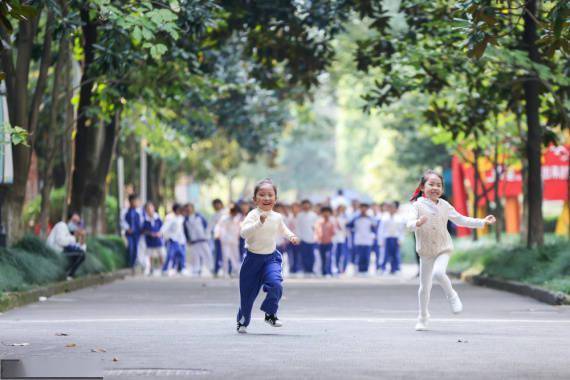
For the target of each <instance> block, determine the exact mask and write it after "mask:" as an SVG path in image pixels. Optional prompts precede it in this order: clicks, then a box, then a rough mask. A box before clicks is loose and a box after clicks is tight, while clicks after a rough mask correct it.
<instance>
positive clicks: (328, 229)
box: [236, 170, 495, 334]
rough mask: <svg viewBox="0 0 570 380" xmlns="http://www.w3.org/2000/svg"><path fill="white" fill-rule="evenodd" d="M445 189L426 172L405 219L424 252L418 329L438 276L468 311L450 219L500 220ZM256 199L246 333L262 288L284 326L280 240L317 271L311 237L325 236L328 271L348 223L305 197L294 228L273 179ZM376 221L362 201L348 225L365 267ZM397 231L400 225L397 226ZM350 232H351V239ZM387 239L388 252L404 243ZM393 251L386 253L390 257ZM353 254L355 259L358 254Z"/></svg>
mask: <svg viewBox="0 0 570 380" xmlns="http://www.w3.org/2000/svg"><path fill="white" fill-rule="evenodd" d="M443 193H444V187H443V177H442V176H441V175H440V174H439V173H437V172H435V171H432V170H429V171H427V172H425V173H424V175H423V176H422V177H421V179H420V184H419V185H418V187H417V188H416V191H415V193H414V195H413V196H412V198H411V201H412V210H413V211H412V214H411V215H410V216H409V217H407V218H406V219H404V220H403V226H404V228H405V229H406V230H408V231H413V232H414V234H415V238H416V251H417V253H418V255H419V257H420V273H419V276H420V287H419V290H418V306H419V315H418V320H417V323H416V325H415V329H416V330H417V331H423V330H426V329H428V321H429V311H428V305H429V299H430V294H431V287H432V283H433V281H434V280H435V281H436V282H437V283H439V284H440V285H441V287H442V288H443V290H444V292H445V295H446V297H447V299H448V301H449V304H450V307H451V310H452V312H453V313H459V312H461V311H462V310H463V305H462V303H461V300H460V298H459V295H458V294H457V292H456V291H455V290H454V289H453V287H452V285H451V281H450V280H449V277H448V276H447V275H446V269H447V264H448V262H449V257H450V255H451V253H452V250H453V242H452V240H451V236H450V234H449V232H448V230H447V224H448V221H450V220H451V221H452V222H453V223H455V224H456V225H458V226H463V227H469V228H481V227H483V226H485V225H486V224H493V223H495V217H494V216H493V215H489V216H487V217H485V218H484V219H477V218H469V217H466V216H463V215H461V214H459V213H458V212H457V211H456V210H455V208H454V207H453V206H451V205H450V204H449V203H448V202H447V201H445V200H444V199H442V198H441V197H442V195H443ZM253 201H254V202H255V206H256V207H255V209H253V210H252V211H251V212H249V213H248V214H247V216H246V218H245V220H244V221H243V222H242V224H241V232H240V235H241V237H242V238H243V239H245V249H246V255H245V259H244V261H243V264H242V267H241V271H240V281H239V291H240V307H239V309H238V313H237V318H236V319H237V332H238V333H241V334H243V333H246V332H247V327H248V325H249V324H250V322H251V311H252V308H253V304H254V302H255V299H256V297H257V295H258V293H259V291H260V290H261V289H263V291H264V292H265V293H266V294H267V295H266V297H265V300H264V301H263V303H262V304H261V310H262V311H263V312H265V322H266V323H268V324H269V325H270V326H273V327H280V326H282V322H281V321H280V320H279V318H278V317H277V310H278V307H279V300H280V299H281V296H282V294H283V285H282V282H283V271H282V263H283V255H282V253H281V251H280V250H279V249H278V244H281V245H282V246H286V245H291V246H294V247H298V248H299V249H298V251H296V250H295V249H292V250H291V251H292V252H300V255H301V257H302V261H303V263H305V264H306V266H305V270H306V271H312V267H311V265H310V264H311V263H310V261H309V258H310V257H311V255H310V254H309V253H312V251H313V250H314V242H313V241H312V240H313V239H316V240H319V239H320V240H321V244H320V245H319V251H320V252H324V254H322V253H321V256H322V257H323V260H322V261H323V262H324V263H325V264H323V265H324V267H323V272H326V271H327V270H328V268H327V267H326V266H327V265H328V262H329V261H327V252H328V251H329V250H330V249H331V243H332V239H333V238H334V236H335V234H336V233H337V229H339V230H342V225H343V224H344V223H342V222H339V220H342V216H343V214H342V213H341V212H338V210H337V215H336V221H333V219H332V218H331V215H330V214H332V209H330V208H329V207H328V206H325V207H323V208H322V209H321V213H322V215H321V217H320V219H319V218H318V216H317V215H316V213H315V212H314V211H312V210H311V204H310V203H309V202H308V201H303V202H302V206H301V207H302V211H301V212H299V213H297V214H296V215H293V216H294V217H295V218H296V219H294V220H295V222H296V223H295V224H294V226H295V227H296V228H297V230H296V233H295V232H293V231H292V230H291V228H289V226H288V223H287V222H288V221H289V222H290V221H291V219H290V218H289V217H288V215H287V214H286V213H282V212H278V211H279V210H280V206H279V205H278V204H277V187H276V186H275V185H274V184H273V182H272V181H271V180H270V179H264V180H262V181H260V182H259V183H258V184H257V185H256V186H255V189H254V192H253ZM341 207H342V206H341ZM395 208H397V207H394V205H392V207H391V208H390V211H389V214H390V218H394V216H395V212H394V209H395ZM281 211H282V210H281ZM341 211H342V208H341ZM293 213H294V211H293ZM376 222H377V220H375V219H374V218H373V217H372V216H371V215H370V212H369V206H368V205H366V204H364V205H359V214H358V215H356V216H355V217H353V219H352V220H350V221H349V222H348V223H346V224H345V226H346V227H347V229H349V230H351V231H352V233H353V237H352V244H353V250H352V252H353V254H354V256H357V257H358V264H359V270H361V271H366V270H367V267H368V264H369V261H368V260H369V258H370V251H371V249H372V246H374V235H375V232H377V231H378V224H377V223H376ZM383 222H385V220H384V218H382V219H381V220H380V223H379V226H380V229H382V228H388V226H385V227H382V223H383ZM394 225H395V226H398V225H401V223H394ZM306 226H313V228H312V230H313V232H314V234H313V236H312V237H311V236H310V235H309V234H307V235H306V236H303V234H304V233H305V232H308V231H309V228H307V229H306V230H305V227H306ZM394 230H397V231H399V230H400V229H399V227H395V228H394ZM348 235H349V234H348V232H347V233H346V237H347V239H348ZM389 235H391V231H390V234H389ZM282 239H285V240H282ZM304 239H305V240H304ZM307 240H309V241H307ZM380 244H382V243H380ZM383 244H384V245H385V251H390V249H391V248H388V247H393V246H396V247H398V246H399V242H397V241H394V240H390V241H388V240H384V241H383ZM388 255H389V254H388V253H385V256H388ZM350 258H351V259H353V256H351V257H350ZM296 262H297V261H296V258H295V253H293V260H292V263H291V265H292V266H293V268H294V267H295V264H296ZM341 267H342V266H341ZM396 268H397V267H396ZM396 270H397V269H396Z"/></svg>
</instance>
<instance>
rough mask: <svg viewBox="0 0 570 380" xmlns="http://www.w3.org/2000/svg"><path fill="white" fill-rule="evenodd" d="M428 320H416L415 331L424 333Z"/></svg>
mask: <svg viewBox="0 0 570 380" xmlns="http://www.w3.org/2000/svg"><path fill="white" fill-rule="evenodd" d="M427 324H428V318H427V317H425V318H422V317H420V318H418V322H417V323H416V331H426V330H427V329H428V327H427Z"/></svg>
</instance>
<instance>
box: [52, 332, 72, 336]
mask: <svg viewBox="0 0 570 380" xmlns="http://www.w3.org/2000/svg"><path fill="white" fill-rule="evenodd" d="M55 336H69V334H68V333H55Z"/></svg>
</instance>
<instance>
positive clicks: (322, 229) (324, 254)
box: [315, 217, 336, 276]
mask: <svg viewBox="0 0 570 380" xmlns="http://www.w3.org/2000/svg"><path fill="white" fill-rule="evenodd" d="M335 232H336V227H335V222H334V221H333V219H332V217H331V218H329V219H328V220H325V218H320V219H319V220H318V221H317V222H316V224H315V240H316V241H317V243H318V245H319V254H320V256H321V273H322V275H323V276H327V275H332V257H331V256H332V249H333V237H334V235H335Z"/></svg>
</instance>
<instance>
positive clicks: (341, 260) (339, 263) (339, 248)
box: [334, 242, 350, 273]
mask: <svg viewBox="0 0 570 380" xmlns="http://www.w3.org/2000/svg"><path fill="white" fill-rule="evenodd" d="M334 256H335V262H336V267H337V268H338V272H339V273H344V271H345V270H346V266H347V265H348V263H349V262H350V257H349V256H350V252H349V250H348V244H347V243H346V242H344V243H336V244H335V246H334Z"/></svg>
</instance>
